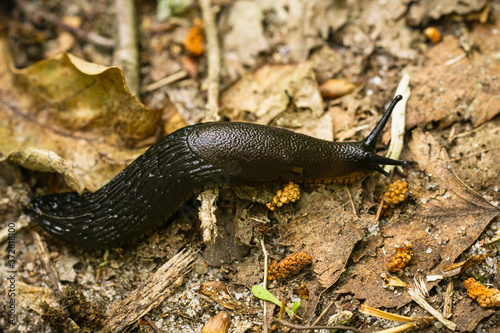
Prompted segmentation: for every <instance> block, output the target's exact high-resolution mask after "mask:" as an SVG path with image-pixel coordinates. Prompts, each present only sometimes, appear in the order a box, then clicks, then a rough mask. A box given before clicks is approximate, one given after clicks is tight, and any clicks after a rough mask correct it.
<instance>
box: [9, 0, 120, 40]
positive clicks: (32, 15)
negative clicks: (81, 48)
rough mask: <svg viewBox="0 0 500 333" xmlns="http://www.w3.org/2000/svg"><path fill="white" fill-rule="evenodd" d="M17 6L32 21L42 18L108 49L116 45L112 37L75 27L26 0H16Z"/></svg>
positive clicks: (79, 37) (81, 38) (82, 38)
mask: <svg viewBox="0 0 500 333" xmlns="http://www.w3.org/2000/svg"><path fill="white" fill-rule="evenodd" d="M15 1H16V5H17V7H18V8H19V9H20V10H21V11H22V12H23V13H24V14H25V16H26V17H27V18H29V19H30V20H31V21H38V20H40V18H41V19H43V20H45V21H47V22H48V23H51V24H53V25H55V26H57V27H58V28H61V29H63V30H66V31H67V32H69V33H70V34H72V35H74V36H75V37H77V38H78V39H80V40H83V41H85V42H88V43H91V44H94V45H98V46H101V47H105V48H107V49H112V48H114V47H115V42H114V41H113V39H111V38H107V37H104V36H101V35H98V34H96V33H94V32H91V31H90V32H89V31H84V30H81V29H78V28H75V27H73V26H71V25H69V24H66V23H64V22H63V21H62V20H61V19H60V18H59V17H58V16H56V15H54V14H52V13H49V12H46V11H45V10H43V9H40V8H37V7H36V6H35V5H33V4H31V3H28V2H27V1H26V0H15Z"/></svg>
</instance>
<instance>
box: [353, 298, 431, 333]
mask: <svg viewBox="0 0 500 333" xmlns="http://www.w3.org/2000/svg"><path fill="white" fill-rule="evenodd" d="M359 312H361V313H363V314H365V315H369V316H372V317H377V318H381V319H386V320H392V321H397V322H403V323H406V324H404V325H400V326H396V327H392V328H389V329H386V330H382V331H377V332H375V333H397V332H403V331H406V330H407V329H410V328H412V327H419V326H425V325H428V324H430V323H431V322H432V317H407V316H402V315H398V314H394V313H390V312H385V311H382V310H378V309H375V308H372V307H371V306H367V305H365V304H363V305H361V308H360V310H359Z"/></svg>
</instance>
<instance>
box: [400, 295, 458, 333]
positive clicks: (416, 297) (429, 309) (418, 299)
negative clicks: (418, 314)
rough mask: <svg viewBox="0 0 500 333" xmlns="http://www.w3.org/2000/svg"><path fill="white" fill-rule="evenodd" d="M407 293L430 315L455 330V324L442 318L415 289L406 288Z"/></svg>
mask: <svg viewBox="0 0 500 333" xmlns="http://www.w3.org/2000/svg"><path fill="white" fill-rule="evenodd" d="M408 294H409V295H410V297H411V299H412V300H414V301H415V303H417V304H418V305H420V306H421V307H423V308H424V309H425V310H426V311H427V312H429V313H430V314H431V315H432V316H434V318H436V319H437V320H439V321H440V322H441V323H443V325H444V326H446V327H448V328H449V329H450V330H452V331H454V330H456V328H457V324H455V323H454V322H452V321H450V320H448V319H446V318H444V317H443V315H442V314H441V313H439V311H438V310H436V309H434V308H433V307H432V306H430V304H429V303H427V302H426V301H425V300H424V299H423V297H422V296H420V295H419V294H418V293H417V292H415V290H413V289H411V288H408Z"/></svg>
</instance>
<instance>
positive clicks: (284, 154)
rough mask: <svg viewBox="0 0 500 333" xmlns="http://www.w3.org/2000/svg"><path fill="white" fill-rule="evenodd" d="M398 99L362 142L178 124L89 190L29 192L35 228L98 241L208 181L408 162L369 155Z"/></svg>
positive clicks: (338, 178) (107, 240) (328, 179)
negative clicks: (35, 194)
mask: <svg viewBox="0 0 500 333" xmlns="http://www.w3.org/2000/svg"><path fill="white" fill-rule="evenodd" d="M400 100H401V96H396V98H395V99H394V101H393V102H392V103H391V106H390V107H389V108H388V110H387V112H386V113H385V114H384V116H383V117H382V119H381V120H380V122H379V123H378V124H377V126H376V127H375V129H374V130H373V131H372V133H371V134H370V135H369V136H368V138H366V140H364V142H341V143H336V142H330V141H325V140H320V139H316V138H313V137H310V136H307V135H303V134H299V133H295V132H292V131H288V130H285V129H282V128H277V127H271V126H264V125H257V124H250V123H204V124H197V125H192V126H187V127H184V128H181V129H180V130H178V131H176V132H174V133H172V134H170V135H168V136H166V137H165V138H163V139H162V140H160V141H159V142H158V143H156V144H155V145H154V146H152V147H151V148H149V149H148V150H147V151H146V152H145V153H144V154H143V155H141V156H139V157H138V158H137V159H136V160H135V161H134V162H133V163H132V164H130V165H129V166H128V167H127V168H125V169H124V170H123V171H122V172H121V173H119V174H118V175H117V176H116V177H115V178H113V179H112V180H111V181H110V182H109V183H108V184H106V185H105V186H103V187H102V188H101V189H99V190H98V191H96V192H95V193H84V194H83V195H78V194H77V193H59V194H52V195H45V196H42V197H38V198H33V199H32V201H31V203H30V205H29V207H28V209H29V210H30V211H31V212H32V214H33V215H34V216H35V217H36V219H37V220H38V221H39V225H40V227H41V228H42V229H44V230H45V231H47V232H48V233H49V234H51V235H53V236H54V237H56V238H58V239H61V240H63V241H66V242H68V243H71V244H74V245H78V246H84V247H102V246H109V245H112V244H116V243H121V242H124V241H126V240H129V239H133V238H136V237H137V236H139V235H141V234H143V233H145V232H147V231H150V230H152V229H153V228H154V227H156V226H158V225H160V224H161V222H162V221H164V220H165V219H167V218H169V217H170V216H171V215H172V214H173V213H175V212H176V211H177V210H178V209H179V208H180V207H181V205H182V204H183V203H184V202H185V201H186V200H187V199H189V197H190V196H192V195H193V194H194V193H196V192H197V191H200V190H202V189H203V188H207V187H210V186H213V185H229V184H234V183H261V182H279V181H282V182H284V181H290V180H294V181H298V182H305V183H313V182H325V183H337V184H346V183H350V182H353V181H358V180H360V179H362V178H363V177H364V176H365V175H366V174H367V173H369V172H373V171H378V172H381V173H383V174H385V175H387V173H385V172H384V170H382V168H381V167H380V165H384V164H390V165H402V166H406V165H408V162H404V161H396V160H393V159H390V158H386V157H382V156H379V155H377V154H376V151H375V141H376V140H377V138H378V137H379V136H380V133H381V132H382V129H383V127H384V126H385V124H386V123H387V120H388V118H389V116H390V114H391V112H392V110H393V109H394V106H395V105H396V103H397V102H398V101H400Z"/></svg>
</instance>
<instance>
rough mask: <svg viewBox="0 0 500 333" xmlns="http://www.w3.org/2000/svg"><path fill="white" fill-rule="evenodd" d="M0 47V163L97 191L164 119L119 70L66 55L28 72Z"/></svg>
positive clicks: (75, 187)
mask: <svg viewBox="0 0 500 333" xmlns="http://www.w3.org/2000/svg"><path fill="white" fill-rule="evenodd" d="M9 52H10V51H9V48H8V45H7V42H6V41H4V40H2V41H0V137H2V138H3V140H0V160H5V159H7V158H9V159H10V160H12V161H15V162H17V163H20V164H21V165H23V166H25V167H27V168H31V169H35V170H40V171H44V172H47V171H50V172H60V173H61V174H62V175H63V176H64V178H65V180H66V181H67V185H69V186H70V187H71V188H72V189H73V190H75V191H78V192H82V191H83V190H84V189H87V190H90V191H94V190H96V189H98V188H100V187H101V186H102V185H104V184H105V183H107V182H108V181H109V180H110V179H111V178H113V177H114V176H115V175H116V174H117V173H118V172H119V171H121V169H123V168H124V167H125V166H126V165H127V164H128V163H130V162H131V161H132V160H133V159H134V158H135V157H137V155H138V154H140V153H141V152H143V151H144V149H133V148H132V145H131V144H132V143H133V142H136V141H137V140H142V139H145V138H147V137H149V136H152V135H153V134H154V133H155V131H156V130H157V128H158V125H159V121H160V113H159V112H157V111H155V110H149V109H147V108H145V107H144V105H142V104H141V103H140V102H139V100H138V99H137V98H136V97H135V96H134V95H133V94H131V93H130V91H129V90H128V88H127V86H126V84H125V81H124V78H123V73H122V71H121V70H120V69H119V68H117V67H103V66H99V65H96V64H92V63H88V62H86V61H83V60H81V59H79V58H77V57H75V56H72V55H69V54H62V55H58V56H54V57H53V58H49V59H47V60H44V61H40V62H38V63H36V64H34V65H33V66H30V67H28V68H24V69H15V68H14V67H13V66H12V62H11V60H10V59H11V57H10V53H9Z"/></svg>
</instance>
